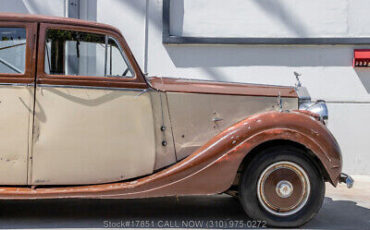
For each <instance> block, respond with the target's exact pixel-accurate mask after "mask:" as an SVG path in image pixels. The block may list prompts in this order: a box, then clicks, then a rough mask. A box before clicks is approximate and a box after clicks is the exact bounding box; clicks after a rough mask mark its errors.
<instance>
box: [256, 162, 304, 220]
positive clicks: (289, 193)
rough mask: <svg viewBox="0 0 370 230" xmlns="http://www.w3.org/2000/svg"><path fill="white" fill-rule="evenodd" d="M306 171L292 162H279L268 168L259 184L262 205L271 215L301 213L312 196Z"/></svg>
mask: <svg viewBox="0 0 370 230" xmlns="http://www.w3.org/2000/svg"><path fill="white" fill-rule="evenodd" d="M310 190H311V187H310V180H309V177H308V175H307V173H306V171H305V170H304V169H303V168H302V167H300V166H299V165H298V164H296V163H294V162H290V161H279V162H276V163H273V164H271V165H269V166H267V167H266V169H265V170H264V171H263V172H262V173H261V175H260V177H259V179H258V183H257V197H258V201H259V203H260V205H261V206H262V207H263V208H264V209H265V210H266V211H268V212H269V213H271V214H274V215H277V216H288V215H292V214H294V213H297V212H298V211H300V210H301V209H302V208H303V207H304V206H305V205H306V203H307V200H308V197H309V194H310Z"/></svg>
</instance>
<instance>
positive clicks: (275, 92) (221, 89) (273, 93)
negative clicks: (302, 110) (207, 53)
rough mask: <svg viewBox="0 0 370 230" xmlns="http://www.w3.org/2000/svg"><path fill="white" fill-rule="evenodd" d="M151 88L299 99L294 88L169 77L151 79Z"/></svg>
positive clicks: (169, 90) (163, 90) (183, 91)
mask: <svg viewBox="0 0 370 230" xmlns="http://www.w3.org/2000/svg"><path fill="white" fill-rule="evenodd" d="M148 80H149V83H150V85H151V87H152V88H153V89H155V90H158V91H162V92H182V93H206V94H224V95H246V96H267V97H278V96H279V95H280V96H281V97H290V98H297V97H298V95H297V92H296V90H295V88H294V87H287V86H273V85H259V84H245V83H228V82H215V81H204V80H190V79H177V78H168V77H151V78H149V79H148Z"/></svg>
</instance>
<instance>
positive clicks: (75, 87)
mask: <svg viewBox="0 0 370 230" xmlns="http://www.w3.org/2000/svg"><path fill="white" fill-rule="evenodd" d="M37 87H48V88H72V89H101V90H121V91H143V90H145V89H135V88H118V87H99V86H77V85H49V84H37ZM147 90H148V89H147Z"/></svg>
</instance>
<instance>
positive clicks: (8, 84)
mask: <svg viewBox="0 0 370 230" xmlns="http://www.w3.org/2000/svg"><path fill="white" fill-rule="evenodd" d="M2 85H4V86H5V85H6V86H34V85H35V83H0V86H2Z"/></svg>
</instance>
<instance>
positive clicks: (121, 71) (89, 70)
mask: <svg viewBox="0 0 370 230" xmlns="http://www.w3.org/2000/svg"><path fill="white" fill-rule="evenodd" d="M45 73H47V74H54V75H77V76H101V77H104V76H107V77H133V76H134V74H133V71H132V69H131V67H130V65H129V64H128V61H127V59H126V57H125V54H124V53H123V51H122V50H121V47H120V46H119V44H118V43H117V41H116V40H115V39H114V38H112V37H110V36H107V35H103V34H94V33H86V32H77V31H67V30H53V29H50V30H47V33H46V44H45Z"/></svg>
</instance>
